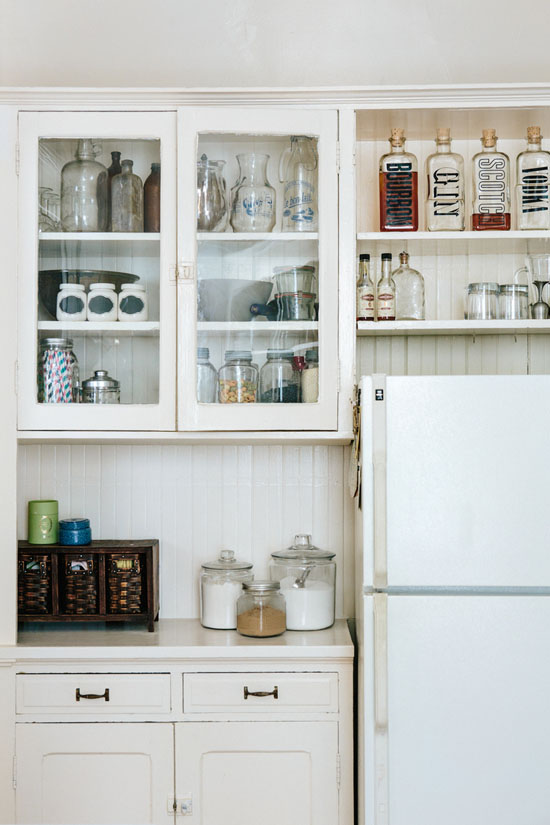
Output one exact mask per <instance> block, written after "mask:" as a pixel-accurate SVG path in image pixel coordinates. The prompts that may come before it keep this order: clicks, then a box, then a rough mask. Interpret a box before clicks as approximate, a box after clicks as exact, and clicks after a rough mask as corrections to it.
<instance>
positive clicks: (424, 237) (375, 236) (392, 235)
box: [357, 229, 550, 241]
mask: <svg viewBox="0 0 550 825" xmlns="http://www.w3.org/2000/svg"><path fill="white" fill-rule="evenodd" d="M518 239H521V240H526V241H529V240H541V239H543V240H547V241H550V230H548V229H544V230H527V229H523V230H518V229H516V230H513V231H512V230H510V231H508V232H503V231H494V230H493V231H483V232H473V231H470V230H465V231H463V232H358V233H357V240H358V241H477V240H479V241H483V240H485V241H487V240H493V241H494V240H499V241H501V240H502V241H505V240H510V241H511V240H514V241H516V240H518Z"/></svg>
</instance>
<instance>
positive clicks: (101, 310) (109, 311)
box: [87, 284, 118, 321]
mask: <svg viewBox="0 0 550 825" xmlns="http://www.w3.org/2000/svg"><path fill="white" fill-rule="evenodd" d="M87 317H88V321H116V320H117V318H118V301H117V295H116V292H115V285H114V284H90V288H89V292H88V311H87Z"/></svg>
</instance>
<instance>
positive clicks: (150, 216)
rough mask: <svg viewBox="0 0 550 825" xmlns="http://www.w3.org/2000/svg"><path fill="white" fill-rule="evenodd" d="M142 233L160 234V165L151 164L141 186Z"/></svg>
mask: <svg viewBox="0 0 550 825" xmlns="http://www.w3.org/2000/svg"><path fill="white" fill-rule="evenodd" d="M143 212H144V231H145V232H160V163H152V164H151V173H150V175H149V177H148V178H147V180H146V181H145V183H144V184H143Z"/></svg>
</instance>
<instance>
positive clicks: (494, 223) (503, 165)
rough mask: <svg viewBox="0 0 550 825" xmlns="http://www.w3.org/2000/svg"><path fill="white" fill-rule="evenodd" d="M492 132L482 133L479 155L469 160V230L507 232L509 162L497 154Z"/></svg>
mask: <svg viewBox="0 0 550 825" xmlns="http://www.w3.org/2000/svg"><path fill="white" fill-rule="evenodd" d="M497 140H498V138H497V135H496V131H495V130H494V129H484V130H483V136H482V138H481V152H478V153H477V155H474V157H473V158H472V171H473V189H472V191H473V210H472V213H473V214H472V229H474V230H485V229H489V230H495V229H496V230H499V229H501V230H508V229H510V223H511V221H510V159H509V157H508V155H505V154H504V152H499V151H498V150H497Z"/></svg>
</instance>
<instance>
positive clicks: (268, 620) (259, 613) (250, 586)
mask: <svg viewBox="0 0 550 825" xmlns="http://www.w3.org/2000/svg"><path fill="white" fill-rule="evenodd" d="M237 630H238V631H239V633H241V634H242V635H243V636H262V637H265V636H280V635H281V633H284V632H285V630H286V615H285V599H284V596H283V595H282V593H280V592H279V582H276V581H264V580H262V581H255V582H243V592H242V594H241V596H239V600H238V602H237Z"/></svg>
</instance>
